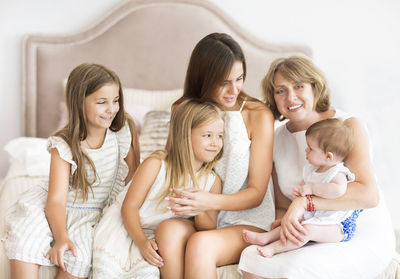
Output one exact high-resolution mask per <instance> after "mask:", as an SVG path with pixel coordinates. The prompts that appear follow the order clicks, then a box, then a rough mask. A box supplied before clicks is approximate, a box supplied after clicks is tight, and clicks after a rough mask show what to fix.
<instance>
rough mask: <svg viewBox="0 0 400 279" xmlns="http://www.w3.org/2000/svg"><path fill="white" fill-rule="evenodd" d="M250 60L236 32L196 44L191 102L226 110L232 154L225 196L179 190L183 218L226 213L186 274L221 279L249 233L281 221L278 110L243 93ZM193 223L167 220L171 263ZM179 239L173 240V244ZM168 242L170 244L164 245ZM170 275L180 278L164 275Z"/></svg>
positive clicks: (202, 235) (193, 250)
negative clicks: (275, 164) (272, 181)
mask: <svg viewBox="0 0 400 279" xmlns="http://www.w3.org/2000/svg"><path fill="white" fill-rule="evenodd" d="M245 78H246V59H245V56H244V54H243V51H242V49H241V48H240V46H239V44H238V43H237V42H236V41H235V40H234V39H233V38H232V37H231V36H229V35H228V34H224V33H212V34H209V35H207V36H206V37H204V38H203V39H201V40H200V41H199V42H198V43H197V45H196V46H195V48H194V50H193V52H192V55H191V58H190V61H189V66H188V69H187V73H186V80H185V86H184V94H183V97H182V98H181V100H179V101H178V102H177V103H179V102H181V101H182V100H184V99H186V98H198V99H200V100H202V101H207V100H212V101H214V102H216V103H217V104H218V105H219V106H220V107H222V108H223V109H224V110H225V111H226V117H225V127H224V133H225V137H224V154H223V156H222V158H221V160H220V161H219V162H218V163H217V167H216V171H217V174H218V176H219V177H221V180H222V185H223V194H221V195H215V194H212V193H208V192H205V191H199V190H196V191H194V190H193V191H190V190H186V191H180V190H178V189H176V190H174V193H175V194H176V195H177V197H171V201H173V202H174V203H175V204H176V205H174V206H173V207H172V208H171V210H172V212H174V213H176V214H178V215H186V216H196V215H197V214H201V213H203V212H205V211H207V210H221V211H220V213H219V216H218V227H217V229H215V230H208V231H202V232H196V233H195V234H192V235H191V236H190V239H189V241H188V242H187V245H186V254H185V277H186V278H216V277H217V273H216V267H217V266H222V265H227V264H233V263H237V262H238V261H239V257H240V253H241V251H242V250H243V249H244V248H245V247H246V246H248V245H249V244H248V243H246V242H245V241H243V238H242V230H243V229H248V230H252V231H258V232H262V231H265V230H268V229H269V225H270V224H271V222H272V221H273V219H274V205H273V198H272V192H271V189H269V190H268V181H269V178H270V174H271V169H272V144H273V132H274V119H273V115H272V113H271V111H270V110H269V109H268V108H267V107H266V106H265V105H264V104H262V103H261V102H259V101H258V100H256V99H254V98H251V97H249V96H248V95H247V94H245V93H244V92H243V90H242V89H243V83H244V80H245ZM190 229H191V228H190V224H189V225H188V224H184V223H179V222H178V221H177V220H167V221H165V222H164V223H162V224H160V226H159V229H158V230H157V237H159V239H160V242H159V246H160V247H169V248H165V249H164V251H160V253H161V255H162V256H163V258H164V261H165V266H168V261H171V262H174V259H175V258H176V257H177V256H176V254H175V252H174V251H175V249H174V247H179V246H181V245H182V244H181V243H180V242H179V241H177V239H176V238H173V237H172V236H173V235H175V234H177V233H178V232H181V231H182V232H183V233H184V232H185V231H186V230H190ZM172 238H173V240H171V239H172ZM161 240H163V241H161ZM161 271H162V273H163V278H174V277H173V274H171V276H169V275H168V270H165V273H164V271H163V269H162V270H161Z"/></svg>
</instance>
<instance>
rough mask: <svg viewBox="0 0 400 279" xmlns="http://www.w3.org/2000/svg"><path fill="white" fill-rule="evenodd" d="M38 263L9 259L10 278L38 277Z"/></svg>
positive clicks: (35, 278) (34, 278)
mask: <svg viewBox="0 0 400 279" xmlns="http://www.w3.org/2000/svg"><path fill="white" fill-rule="evenodd" d="M39 267H40V266H39V265H37V264H34V263H27V262H23V261H19V260H10V271H11V278H13V279H20V278H21V279H22V278H32V279H37V278H39Z"/></svg>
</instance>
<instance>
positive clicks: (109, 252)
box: [92, 161, 216, 279]
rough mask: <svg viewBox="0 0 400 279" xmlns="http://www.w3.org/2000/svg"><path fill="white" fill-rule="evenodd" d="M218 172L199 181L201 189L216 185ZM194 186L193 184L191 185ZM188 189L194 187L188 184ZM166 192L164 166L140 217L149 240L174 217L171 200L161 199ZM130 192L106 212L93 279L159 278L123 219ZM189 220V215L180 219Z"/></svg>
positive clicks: (95, 252)
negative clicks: (129, 232)
mask: <svg viewBox="0 0 400 279" xmlns="http://www.w3.org/2000/svg"><path fill="white" fill-rule="evenodd" d="M215 177H216V175H215V173H213V172H212V173H211V174H210V175H208V176H202V177H200V178H199V181H198V185H199V187H200V188H202V189H204V190H206V191H209V190H210V189H211V187H212V185H213V184H214V180H215ZM189 184H191V182H189ZM187 188H192V186H191V185H188V187H187ZM164 190H165V163H164V161H161V168H160V171H159V173H158V175H157V177H156V180H155V181H154V183H153V185H152V186H151V188H150V190H149V192H148V193H147V196H146V198H145V200H144V202H143V204H142V206H141V207H140V210H139V216H140V222H141V225H142V229H143V231H144V233H145V234H146V237H147V238H149V239H154V232H155V229H156V228H157V226H158V224H159V223H160V222H161V221H164V220H166V219H170V218H174V217H176V216H175V215H173V214H172V212H171V211H170V210H167V206H168V205H169V203H168V201H166V200H162V201H161V203H159V197H160V194H161V193H162V192H164ZM126 192H127V189H126V190H125V191H123V192H121V193H120V194H119V196H118V197H117V201H116V202H115V203H114V204H112V205H111V206H110V207H109V208H108V209H107V211H106V212H105V214H104V216H103V218H102V219H101V221H100V223H99V225H98V226H97V228H96V232H95V236H94V244H93V246H94V247H93V274H92V275H93V279H99V278H104V279H112V278H114V279H117V278H118V279H128V278H129V279H159V278H160V272H159V269H158V267H156V266H154V265H151V264H149V263H148V262H147V261H146V260H145V259H144V258H143V257H142V255H141V253H140V250H139V248H138V247H137V246H136V245H135V243H134V242H133V240H132V238H131V237H130V236H129V234H128V232H127V230H126V229H125V226H124V224H123V221H122V217H121V206H122V202H123V200H124V198H125V195H126ZM179 217H180V218H189V216H179Z"/></svg>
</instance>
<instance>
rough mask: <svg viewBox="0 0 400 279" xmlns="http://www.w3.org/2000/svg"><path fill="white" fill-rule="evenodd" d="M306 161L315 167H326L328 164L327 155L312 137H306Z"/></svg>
mask: <svg viewBox="0 0 400 279" xmlns="http://www.w3.org/2000/svg"><path fill="white" fill-rule="evenodd" d="M306 141H307V148H306V159H307V161H308V162H309V163H310V164H311V165H314V166H324V165H326V163H327V160H328V156H327V154H326V153H325V152H324V151H323V150H322V149H321V148H320V147H319V145H318V142H317V140H316V139H314V138H313V137H311V136H307V137H306Z"/></svg>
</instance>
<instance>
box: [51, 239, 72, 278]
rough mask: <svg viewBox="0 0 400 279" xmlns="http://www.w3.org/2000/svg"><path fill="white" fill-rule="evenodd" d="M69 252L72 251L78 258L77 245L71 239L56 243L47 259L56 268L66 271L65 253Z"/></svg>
mask: <svg viewBox="0 0 400 279" xmlns="http://www.w3.org/2000/svg"><path fill="white" fill-rule="evenodd" d="M68 250H71V252H72V255H73V256H75V257H76V248H75V244H74V243H73V242H72V241H71V240H70V239H69V238H66V239H63V240H59V241H56V243H55V244H54V246H53V247H52V248H51V249H50V250H49V252H47V254H46V258H47V259H49V260H50V262H51V263H52V264H54V265H55V266H58V267H60V268H61V269H62V270H63V271H66V270H65V265H64V253H65V251H68Z"/></svg>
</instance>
